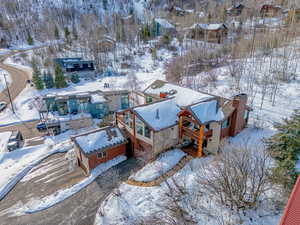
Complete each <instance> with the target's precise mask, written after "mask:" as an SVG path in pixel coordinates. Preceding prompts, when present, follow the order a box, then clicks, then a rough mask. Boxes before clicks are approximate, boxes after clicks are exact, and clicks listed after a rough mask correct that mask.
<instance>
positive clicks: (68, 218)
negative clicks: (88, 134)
mask: <svg viewBox="0 0 300 225" xmlns="http://www.w3.org/2000/svg"><path fill="white" fill-rule="evenodd" d="M138 167H139V164H138V162H137V160H136V159H134V158H131V159H129V160H126V161H124V162H122V163H120V164H118V165H117V166H115V167H113V168H111V169H110V170H108V171H106V172H105V173H104V174H102V175H101V176H99V177H98V178H97V179H96V180H95V181H94V182H93V183H91V184H90V185H89V186H87V187H86V188H85V189H83V190H81V191H80V192H78V193H77V194H75V195H73V196H72V197H70V198H69V199H66V200H65V201H63V202H61V203H59V204H57V205H55V206H53V207H51V208H49V209H47V210H44V211H41V212H38V213H34V214H30V215H23V216H16V215H15V213H14V212H15V211H14V210H13V207H16V208H17V207H18V206H20V205H22V204H23V203H26V202H27V201H28V200H29V199H32V198H37V197H44V196H47V195H49V194H52V193H53V192H55V191H57V190H59V189H63V188H66V187H68V186H70V185H72V184H74V183H75V182H78V181H80V180H81V179H84V176H83V173H82V171H81V170H80V169H79V168H77V169H76V170H75V171H72V172H70V171H69V167H68V162H67V161H66V160H65V159H64V154H57V155H54V156H52V157H49V158H48V159H47V160H45V161H44V162H43V163H41V164H40V165H39V166H37V167H36V168H34V169H33V170H32V171H31V172H30V174H28V175H27V176H26V177H24V178H23V180H22V181H21V182H19V183H18V184H17V185H16V187H15V188H14V189H13V190H12V191H11V192H10V193H9V194H8V195H7V196H6V197H5V198H4V199H3V200H2V201H1V202H0V225H8V224H9V225H71V224H72V225H92V224H93V223H94V219H95V215H96V212H97V209H98V207H99V205H100V203H101V202H102V201H103V200H104V199H105V197H106V196H107V195H108V194H110V193H111V191H112V190H113V189H114V188H115V187H116V186H117V185H118V184H117V182H112V181H111V180H112V179H111V175H112V174H115V172H114V171H118V173H119V179H120V181H125V180H127V178H128V177H129V176H130V173H131V171H132V170H134V169H137V168H138Z"/></svg>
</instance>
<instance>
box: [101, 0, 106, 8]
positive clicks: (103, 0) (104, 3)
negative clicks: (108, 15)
mask: <svg viewBox="0 0 300 225" xmlns="http://www.w3.org/2000/svg"><path fill="white" fill-rule="evenodd" d="M102 2H103V9H104V10H107V0H102Z"/></svg>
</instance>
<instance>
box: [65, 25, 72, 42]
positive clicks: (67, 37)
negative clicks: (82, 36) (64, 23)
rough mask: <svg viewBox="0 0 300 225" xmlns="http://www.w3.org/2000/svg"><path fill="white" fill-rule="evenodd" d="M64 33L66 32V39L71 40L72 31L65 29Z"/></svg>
mask: <svg viewBox="0 0 300 225" xmlns="http://www.w3.org/2000/svg"><path fill="white" fill-rule="evenodd" d="M64 31H65V38H66V39H67V40H69V38H70V34H71V33H70V31H69V28H68V27H65V29H64Z"/></svg>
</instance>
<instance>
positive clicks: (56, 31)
mask: <svg viewBox="0 0 300 225" xmlns="http://www.w3.org/2000/svg"><path fill="white" fill-rule="evenodd" d="M54 37H55V39H56V40H59V38H60V37H59V30H58V27H57V26H56V25H55V27H54Z"/></svg>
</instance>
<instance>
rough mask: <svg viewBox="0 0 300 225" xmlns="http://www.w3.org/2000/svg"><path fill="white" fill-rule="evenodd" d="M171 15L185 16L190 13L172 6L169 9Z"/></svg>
mask: <svg viewBox="0 0 300 225" xmlns="http://www.w3.org/2000/svg"><path fill="white" fill-rule="evenodd" d="M167 10H168V11H169V13H170V14H171V15H173V16H185V15H186V14H188V12H187V11H186V10H184V9H182V8H180V7H177V6H171V7H169V8H168V9H167Z"/></svg>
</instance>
